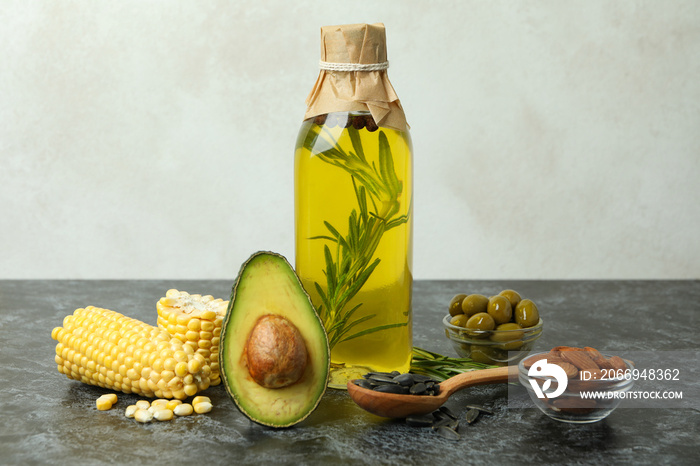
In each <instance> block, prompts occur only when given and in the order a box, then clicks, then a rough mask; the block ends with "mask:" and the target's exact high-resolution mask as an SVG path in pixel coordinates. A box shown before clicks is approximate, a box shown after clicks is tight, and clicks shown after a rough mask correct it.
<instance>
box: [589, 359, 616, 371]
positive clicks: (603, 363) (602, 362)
mask: <svg viewBox="0 0 700 466" xmlns="http://www.w3.org/2000/svg"><path fill="white" fill-rule="evenodd" d="M594 361H595V363H596V364H598V367H600V368H601V369H608V370H610V369H614V367H613V365H612V364H611V363H610V360H609V359H605V357H602V358H600V359H594Z"/></svg>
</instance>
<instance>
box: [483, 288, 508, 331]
mask: <svg viewBox="0 0 700 466" xmlns="http://www.w3.org/2000/svg"><path fill="white" fill-rule="evenodd" d="M486 312H488V314H489V315H490V316H491V317H493V320H494V322H495V323H497V324H505V323H506V322H510V319H511V318H512V317H513V307H512V306H511V305H510V301H508V298H506V297H505V296H501V295H496V296H491V298H489V303H488V306H487V311H486Z"/></svg>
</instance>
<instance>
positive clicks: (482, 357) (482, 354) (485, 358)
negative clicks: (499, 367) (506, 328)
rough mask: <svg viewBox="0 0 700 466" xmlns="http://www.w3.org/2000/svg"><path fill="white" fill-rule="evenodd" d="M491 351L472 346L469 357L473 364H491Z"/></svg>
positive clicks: (487, 348) (482, 347)
mask: <svg viewBox="0 0 700 466" xmlns="http://www.w3.org/2000/svg"><path fill="white" fill-rule="evenodd" d="M493 356H494V354H493V350H491V348H489V347H488V346H481V345H472V346H471V352H470V354H469V357H470V358H471V360H472V361H474V362H480V363H482V364H493V363H494V362H495V361H494V360H493Z"/></svg>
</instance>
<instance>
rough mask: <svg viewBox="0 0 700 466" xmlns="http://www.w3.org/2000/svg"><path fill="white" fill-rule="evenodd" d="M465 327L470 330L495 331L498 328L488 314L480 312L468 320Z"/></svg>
mask: <svg viewBox="0 0 700 466" xmlns="http://www.w3.org/2000/svg"><path fill="white" fill-rule="evenodd" d="M465 327H466V328H468V329H470V330H493V329H494V328H495V327H496V322H494V320H493V317H491V316H490V315H488V314H487V313H485V312H479V313H477V314H474V315H473V316H471V317H470V318H469V320H467V324H466V325H465Z"/></svg>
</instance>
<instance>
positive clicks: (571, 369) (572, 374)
mask: <svg viewBox="0 0 700 466" xmlns="http://www.w3.org/2000/svg"><path fill="white" fill-rule="evenodd" d="M556 364H557V366H559V367H561V368H562V369H564V372H566V376H567V377H568V378H570V379H575V378H576V376H577V375H578V369H577V368H576V366H574V365H573V364H570V363H568V362H563V361H562V362H559V363H556Z"/></svg>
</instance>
